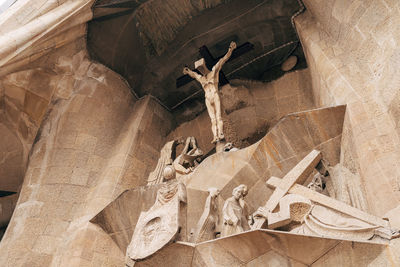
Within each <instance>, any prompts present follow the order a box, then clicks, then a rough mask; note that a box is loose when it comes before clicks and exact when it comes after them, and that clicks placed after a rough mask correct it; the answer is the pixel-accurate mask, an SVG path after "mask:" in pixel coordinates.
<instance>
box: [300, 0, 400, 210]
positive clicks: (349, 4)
mask: <svg viewBox="0 0 400 267" xmlns="http://www.w3.org/2000/svg"><path fill="white" fill-rule="evenodd" d="M304 3H305V5H306V7H307V11H306V12H305V13H304V14H302V15H300V16H299V17H298V18H297V19H296V27H297V29H298V32H299V35H300V39H301V42H302V44H303V47H304V50H305V54H306V58H307V62H308V64H309V69H310V73H311V77H312V84H313V92H314V97H315V103H316V105H319V106H329V105H337V104H347V113H346V119H345V126H344V135H343V141H342V148H341V151H342V155H341V156H342V160H341V161H342V162H343V164H344V166H345V167H347V168H348V169H350V170H351V171H353V172H354V173H359V174H360V176H361V181H362V186H363V187H364V188H365V192H366V198H367V202H368V209H369V210H370V211H371V212H372V213H374V214H376V215H383V214H385V213H386V212H387V211H389V210H391V209H393V208H395V207H397V206H398V205H399V201H400V187H399V176H400V173H399V171H400V168H399V167H398V162H399V159H400V146H399V144H400V143H399V129H398V125H397V124H398V123H397V121H398V112H397V110H398V105H396V103H397V102H398V101H399V100H398V88H399V79H398V77H399V73H398V71H399V67H398V64H399V63H398V62H399V61H398V58H399V57H398V49H397V47H398V46H399V43H400V32H399V30H398V27H397V25H398V24H399V18H400V16H399V14H400V13H399V12H400V11H399V2H398V1H384V0H379V1H340V0H329V1H324V2H318V1H308V0H305V1H304ZM349 159H350V160H349Z"/></svg>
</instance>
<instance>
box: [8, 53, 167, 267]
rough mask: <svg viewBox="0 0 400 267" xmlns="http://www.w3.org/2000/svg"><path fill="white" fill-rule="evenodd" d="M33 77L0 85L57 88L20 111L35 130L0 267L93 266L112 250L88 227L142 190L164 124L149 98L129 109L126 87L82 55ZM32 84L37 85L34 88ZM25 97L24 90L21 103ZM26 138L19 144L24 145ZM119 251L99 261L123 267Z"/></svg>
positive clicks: (104, 238)
mask: <svg viewBox="0 0 400 267" xmlns="http://www.w3.org/2000/svg"><path fill="white" fill-rule="evenodd" d="M85 66H86V67H85ZM35 71H36V70H33V71H30V70H27V71H24V72H23V74H21V73H17V74H11V75H9V76H7V77H6V79H5V80H6V81H7V82H9V81H13V82H14V83H17V82H18V81H19V79H17V78H18V77H19V76H18V75H28V77H32V78H31V79H27V81H25V82H26V86H28V88H29V86H32V85H34V84H35V83H34V81H43V82H46V84H56V86H54V87H50V88H54V91H53V92H52V95H51V94H50V93H49V94H50V96H48V98H49V100H47V102H46V105H43V106H36V105H34V106H29V105H28V107H29V108H28V109H26V107H27V106H26V105H21V106H19V107H20V108H21V111H20V114H26V115H27V117H29V118H32V120H34V119H35V118H36V119H38V121H41V123H40V130H39V133H38V135H37V137H36V138H35V143H34V145H33V147H32V150H31V152H30V157H29V164H28V167H27V171H26V174H25V178H24V184H23V185H22V190H21V193H20V198H19V200H18V204H17V207H16V209H15V212H14V214H13V217H12V220H11V222H10V225H9V226H8V229H7V232H6V233H5V235H4V238H3V240H2V242H1V247H0V262H1V265H9V266H32V265H30V264H33V262H34V263H35V264H38V262H42V261H43V265H40V264H39V265H38V266H46V265H48V264H52V265H54V266H75V264H76V265H84V264H93V266H97V265H96V264H95V262H96V261H97V262H98V259H97V260H96V258H95V256H94V255H95V254H96V252H95V251H96V250H98V249H99V247H101V246H105V244H108V245H107V246H109V249H111V250H112V249H113V248H112V247H113V246H116V245H115V243H113V242H112V241H111V243H110V240H112V239H110V237H108V236H105V234H104V232H99V228H96V227H94V226H92V225H91V224H90V223H89V222H88V221H89V219H90V218H91V217H92V216H93V215H94V214H96V213H97V212H98V211H99V209H100V210H101V209H102V208H103V207H104V206H105V205H107V203H109V202H110V201H111V200H112V199H113V198H114V197H115V196H117V195H119V194H120V193H121V192H122V191H124V190H125V189H127V188H132V187H135V186H138V185H144V184H146V182H147V175H148V173H149V172H150V171H151V169H152V168H154V166H155V163H156V160H157V158H158V154H159V149H160V147H161V146H162V144H163V142H164V138H165V136H166V135H167V133H168V132H169V131H170V128H171V125H172V122H171V118H170V117H169V115H168V112H167V111H165V109H164V108H163V107H161V106H160V105H159V104H158V103H157V102H155V101H154V100H153V99H152V98H150V97H146V98H144V99H141V100H139V101H137V102H136V103H135V100H134V97H133V96H132V95H131V93H130V91H129V88H128V87H127V86H126V83H125V82H124V81H123V80H122V79H121V78H120V77H119V76H118V75H117V74H115V73H114V72H111V71H110V70H108V69H107V68H105V67H104V66H102V65H100V64H97V63H92V62H90V61H89V60H88V59H87V58H86V55H85V53H84V52H80V53H78V54H76V55H75V56H73V57H70V58H67V57H59V59H58V61H57V64H56V66H55V68H54V69H53V72H54V74H53V75H52V76H44V77H45V78H46V77H47V79H48V80H46V79H45V78H43V77H42V76H40V75H41V74H42V73H41V72H36V73H35ZM26 73H28V74H26ZM32 73H33V74H32ZM38 76H39V77H40V78H42V79H39V80H36V78H35V77H38ZM10 77H11V78H10ZM21 80H23V79H21ZM9 84H11V82H9ZM30 88H35V87H33V86H32V87H30ZM36 88H37V87H36ZM44 88H46V87H44ZM38 89H39V88H38ZM29 92H30V91H29V90H25V101H26V97H27V95H28V93H29ZM48 92H51V90H48ZM43 93H44V92H43V90H41V91H39V94H42V95H43ZM31 95H33V94H31ZM7 97H8V96H6V98H7ZM14 100H15V101H17V98H12V99H11V100H10V101H14ZM7 101H8V98H7ZM16 103H17V102H16ZM24 103H26V102H24ZM32 103H33V104H35V103H36V102H35V101H33V102H32ZM39 108H40V109H39ZM28 111H32V112H31V113H29V112H28ZM7 114H8V110H7V108H6V116H8V115H7ZM36 114H38V115H37V116H36ZM21 116H22V115H21ZM7 118H8V119H9V121H11V122H15V121H14V120H12V118H11V117H7ZM19 120H21V119H19ZM14 129H15V128H14ZM17 129H19V128H17ZM35 129H36V128H34V127H33V130H35ZM148 132H152V133H154V135H149V134H146V133H148ZM21 136H22V134H21ZM33 137H34V135H33ZM33 137H29V136H28V138H25V139H22V138H21V139H22V140H23V141H25V144H29V142H33ZM10 145H11V143H10ZM91 214H92V215H91ZM107 240H108V241H107ZM117 250H118V249H117ZM27 251H29V253H27ZM118 251H119V250H118ZM118 251H117V252H116V253H113V254H112V256H111V257H109V258H108V256H107V254H108V251H107V250H106V251H102V252H101V253H102V255H103V256H101V255H100V256H101V257H100V256H99V257H100V258H103V259H105V258H107V260H106V262H107V261H110V264H111V265H112V264H122V262H123V255H122V256H121V257H120V256H118V255H119V254H118V253H120V252H118ZM33 259H35V260H33ZM112 262H114V263H112ZM107 266H109V265H107Z"/></svg>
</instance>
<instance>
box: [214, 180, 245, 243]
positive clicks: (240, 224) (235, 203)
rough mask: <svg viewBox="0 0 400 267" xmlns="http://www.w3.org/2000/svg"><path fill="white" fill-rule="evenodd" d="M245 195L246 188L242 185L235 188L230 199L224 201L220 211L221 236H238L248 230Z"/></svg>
mask: <svg viewBox="0 0 400 267" xmlns="http://www.w3.org/2000/svg"><path fill="white" fill-rule="evenodd" d="M246 195H247V187H246V186H245V185H243V184H241V185H239V186H238V187H235V188H234V189H233V192H232V197H230V198H228V199H227V200H226V201H225V204H224V207H223V209H222V214H223V221H224V224H223V226H222V233H221V236H223V237H224V236H229V235H234V234H239V233H241V232H243V231H247V230H250V226H249V223H248V221H247V219H248V208H247V203H246V202H245V201H244V197H245V196H246Z"/></svg>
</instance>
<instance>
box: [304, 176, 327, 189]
mask: <svg viewBox="0 0 400 267" xmlns="http://www.w3.org/2000/svg"><path fill="white" fill-rule="evenodd" d="M307 187H308V188H310V189H312V190H314V191H316V192H318V193H321V194H322V193H323V192H324V190H325V181H324V176H323V175H322V174H320V173H317V174H315V175H314V177H313V179H312V181H311V183H309V184H308V185H307Z"/></svg>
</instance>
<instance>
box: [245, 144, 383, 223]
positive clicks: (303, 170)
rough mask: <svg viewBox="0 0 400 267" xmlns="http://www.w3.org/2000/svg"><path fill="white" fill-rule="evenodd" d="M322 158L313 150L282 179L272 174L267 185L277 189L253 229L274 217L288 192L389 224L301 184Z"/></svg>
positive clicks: (361, 217) (359, 216)
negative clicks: (263, 215) (274, 212)
mask: <svg viewBox="0 0 400 267" xmlns="http://www.w3.org/2000/svg"><path fill="white" fill-rule="evenodd" d="M321 158H322V155H321V152H320V151H317V150H313V151H311V152H310V153H309V154H308V155H307V156H306V157H305V158H304V159H302V160H301V161H300V162H299V163H298V164H297V165H296V166H295V167H294V168H293V169H292V170H290V171H289V172H288V173H287V174H286V175H285V176H284V177H283V178H282V179H280V178H277V177H273V176H272V177H271V178H270V179H269V180H268V181H267V185H268V186H269V187H273V188H275V191H274V192H273V193H272V195H271V197H270V198H269V199H268V201H267V203H266V204H265V205H264V207H263V210H264V211H265V212H266V214H265V217H255V222H254V224H253V225H252V229H261V227H262V226H263V224H264V223H265V221H266V220H267V218H268V217H272V216H271V215H272V214H273V211H274V209H275V208H276V207H277V206H278V204H279V201H280V200H281V199H282V197H284V196H285V195H286V194H287V193H290V194H296V195H300V196H302V197H304V198H306V199H309V200H311V201H312V202H315V203H318V204H320V205H322V206H325V207H328V208H331V209H333V210H335V211H338V212H341V213H343V214H346V215H349V216H351V217H354V218H356V219H359V220H362V221H364V222H367V223H370V224H372V225H378V226H382V227H387V226H388V221H386V220H383V219H381V218H379V217H376V216H374V215H371V214H368V213H366V212H363V211H362V210H359V209H357V208H354V207H352V206H349V205H347V204H345V203H343V202H341V201H338V200H336V199H334V198H330V197H328V196H325V195H323V194H320V193H318V192H316V191H314V190H312V189H309V188H307V187H305V186H302V185H300V184H301V183H304V181H305V179H307V177H308V176H309V175H310V174H311V172H312V170H313V169H314V168H315V166H316V165H317V164H318V163H319V162H320V161H321ZM298 183H300V184H298ZM271 221H272V220H271ZM276 225H279V224H277V222H276V221H274V222H268V228H272V229H273V228H276Z"/></svg>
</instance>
